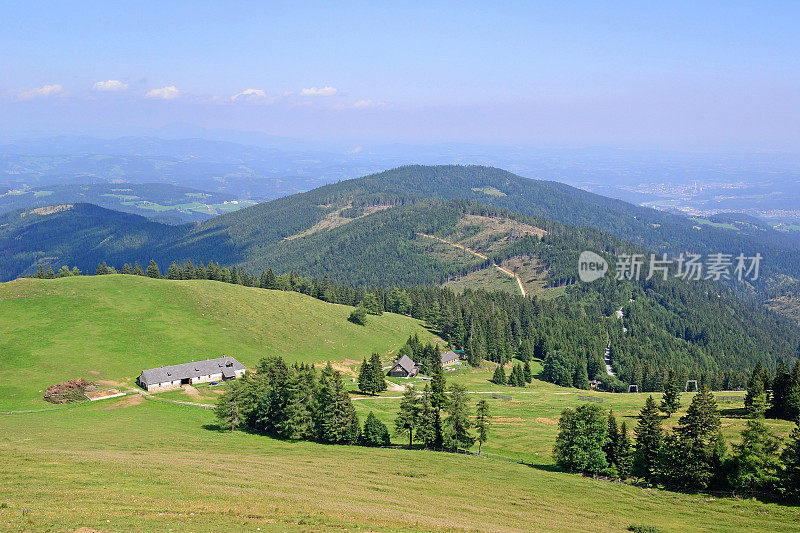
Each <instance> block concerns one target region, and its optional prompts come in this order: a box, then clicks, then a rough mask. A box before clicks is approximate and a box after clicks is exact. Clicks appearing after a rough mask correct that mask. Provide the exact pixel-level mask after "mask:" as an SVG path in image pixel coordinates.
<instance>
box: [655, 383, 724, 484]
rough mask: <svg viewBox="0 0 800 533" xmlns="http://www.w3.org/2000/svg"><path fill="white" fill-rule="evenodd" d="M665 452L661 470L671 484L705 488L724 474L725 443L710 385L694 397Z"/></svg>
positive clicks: (660, 459)
mask: <svg viewBox="0 0 800 533" xmlns="http://www.w3.org/2000/svg"><path fill="white" fill-rule="evenodd" d="M662 452H663V453H662V456H661V457H660V458H659V471H660V473H661V475H662V476H663V478H664V480H665V481H666V482H668V483H670V484H673V485H677V486H680V487H683V488H692V489H705V488H708V487H709V486H710V485H711V484H712V483H713V482H714V480H715V479H714V478H715V477H717V476H719V475H720V474H721V473H722V461H723V459H724V455H725V441H724V439H723V438H722V432H721V425H720V415H719V411H718V410H717V403H716V401H715V400H714V395H713V394H711V391H710V390H708V388H707V387H706V386H702V387H700V391H699V392H698V393H697V394H695V396H694V398H692V403H691V404H689V408H688V409H687V411H686V414H685V415H684V416H682V417H681V418H680V420H679V421H678V426H677V427H676V428H675V431H674V435H671V436H670V438H669V439H665V441H664V445H663V446H662Z"/></svg>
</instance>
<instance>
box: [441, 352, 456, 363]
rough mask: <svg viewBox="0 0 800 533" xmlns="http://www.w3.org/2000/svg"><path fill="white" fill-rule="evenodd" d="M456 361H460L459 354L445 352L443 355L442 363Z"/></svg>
mask: <svg viewBox="0 0 800 533" xmlns="http://www.w3.org/2000/svg"><path fill="white" fill-rule="evenodd" d="M456 359H458V354H457V353H456V352H444V353H443V354H442V363H445V362H447V361H455V360H456Z"/></svg>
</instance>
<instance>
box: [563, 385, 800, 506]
mask: <svg viewBox="0 0 800 533" xmlns="http://www.w3.org/2000/svg"><path fill="white" fill-rule="evenodd" d="M661 408H662V410H665V405H664V404H663V403H662V406H661ZM669 410H670V408H667V409H666V411H667V412H668V413H669ZM672 412H674V411H672ZM669 414H671V413H669ZM558 428H559V432H558V436H557V437H556V444H555V446H554V448H553V458H554V459H555V461H556V464H557V465H558V466H559V467H560V468H562V469H564V470H566V471H570V472H581V473H584V474H589V475H606V476H612V477H619V478H621V479H627V478H629V477H633V478H635V479H638V480H642V481H645V482H649V483H655V484H658V485H662V486H665V487H668V488H674V489H680V490H719V491H732V492H734V493H737V494H752V495H757V496H762V497H771V498H776V497H780V498H786V499H788V500H791V501H794V502H800V421H798V422H797V425H796V426H795V428H794V429H793V430H792V432H791V434H790V436H789V438H788V440H787V441H786V442H785V443H783V446H782V443H781V440H780V439H779V438H778V437H776V436H775V435H774V434H773V433H772V431H771V430H770V429H769V428H768V427H767V426H766V425H765V423H764V411H763V409H761V410H759V409H754V410H751V412H750V415H749V418H748V420H747V424H746V427H745V429H744V430H743V431H742V433H741V442H740V443H739V444H736V445H734V446H733V452H732V453H731V454H728V452H727V445H726V443H725V439H724V438H723V436H722V431H721V424H720V413H719V410H718V409H717V404H716V400H715V399H714V395H713V393H712V392H711V391H709V390H708V389H707V388H705V387H702V388H701V389H700V391H699V392H698V393H697V394H696V395H695V396H694V398H693V399H692V402H691V404H690V405H689V408H688V410H687V412H686V414H685V415H684V416H682V417H681V418H680V419H679V420H678V424H677V426H676V427H675V429H674V430H672V431H665V430H664V429H663V428H662V415H661V413H660V412H659V408H658V407H657V406H656V402H655V401H654V400H653V397H652V396H649V397H648V398H647V401H646V402H645V405H644V407H643V408H642V409H641V411H640V412H639V415H638V423H637V425H636V428H635V429H634V431H633V433H634V439H633V440H631V438H630V435H629V432H628V428H627V426H626V424H625V423H624V422H623V424H622V426H621V427H619V428H618V426H617V423H616V419H615V417H614V414H613V413H607V412H606V411H605V410H604V409H602V408H601V407H600V406H599V405H597V404H583V405H580V406H578V407H577V408H575V409H571V408H567V409H565V410H564V411H563V412H562V413H561V418H560V419H559V422H558Z"/></svg>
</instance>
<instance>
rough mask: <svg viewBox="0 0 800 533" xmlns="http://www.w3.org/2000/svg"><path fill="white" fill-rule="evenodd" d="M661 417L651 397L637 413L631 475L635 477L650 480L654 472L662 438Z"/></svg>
mask: <svg viewBox="0 0 800 533" xmlns="http://www.w3.org/2000/svg"><path fill="white" fill-rule="evenodd" d="M662 433H663V431H662V429H661V415H660V414H659V411H658V407H657V406H656V402H655V400H653V397H652V396H648V397H647V401H646V402H645V404H644V407H642V410H641V411H640V412H639V422H638V424H637V425H636V449H635V451H634V454H633V473H634V475H636V476H639V477H642V478H644V479H647V480H648V481H650V480H652V479H653V477H654V475H655V472H656V461H657V458H658V451H659V448H660V447H661V438H662Z"/></svg>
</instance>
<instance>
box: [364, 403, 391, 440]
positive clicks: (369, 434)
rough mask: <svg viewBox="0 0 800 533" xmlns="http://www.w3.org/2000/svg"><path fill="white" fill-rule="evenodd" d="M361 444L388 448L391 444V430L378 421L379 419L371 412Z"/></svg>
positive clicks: (365, 422) (365, 424)
mask: <svg viewBox="0 0 800 533" xmlns="http://www.w3.org/2000/svg"><path fill="white" fill-rule="evenodd" d="M360 442H361V444H362V445H363V446H388V445H389V444H391V441H390V439H389V430H388V429H386V425H385V424H384V423H383V422H381V421H380V420H378V417H376V416H375V414H374V413H373V412H372V411H370V412H369V414H368V415H367V419H366V421H364V429H363V430H362V432H361V440H360Z"/></svg>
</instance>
